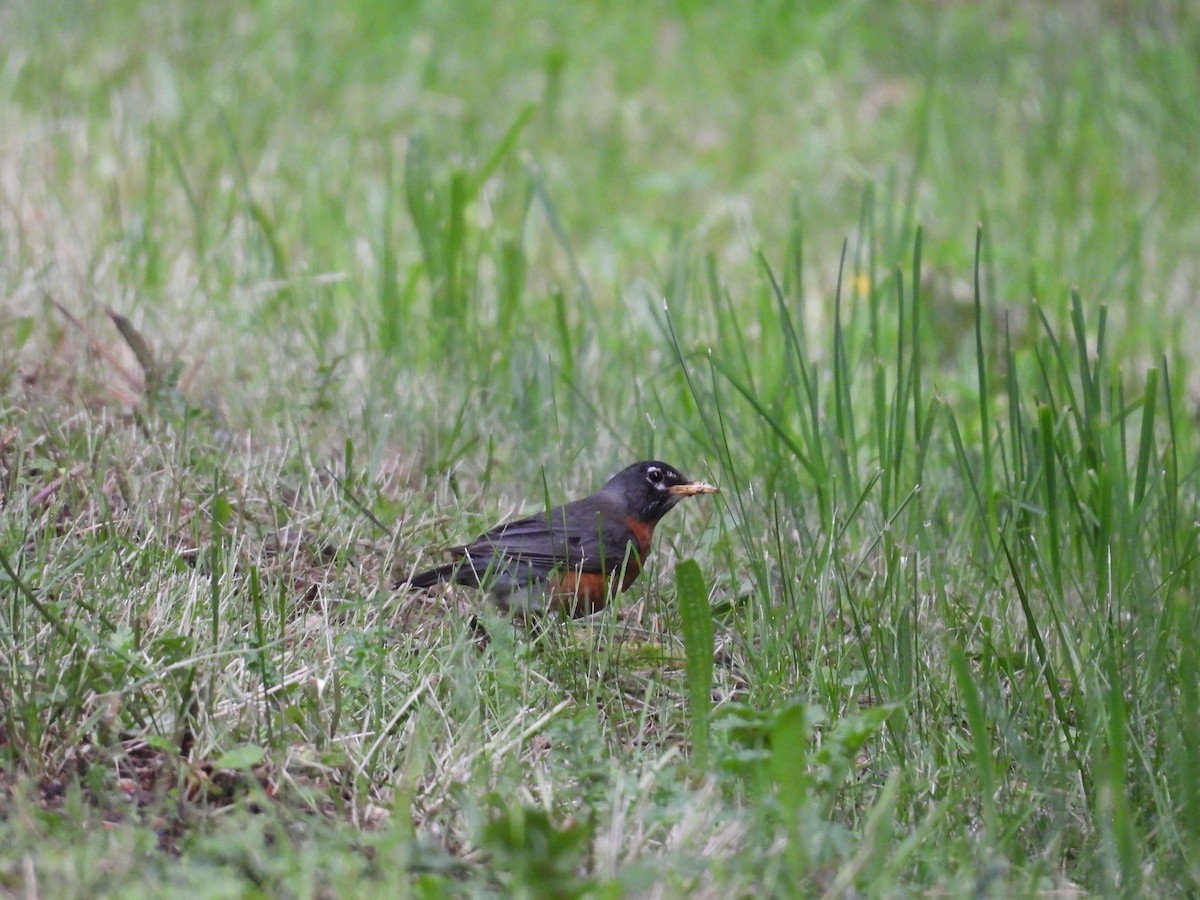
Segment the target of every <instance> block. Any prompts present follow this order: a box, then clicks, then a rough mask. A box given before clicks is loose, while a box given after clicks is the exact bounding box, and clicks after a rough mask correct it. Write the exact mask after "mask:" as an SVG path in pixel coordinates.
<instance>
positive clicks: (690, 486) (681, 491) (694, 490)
mask: <svg viewBox="0 0 1200 900" xmlns="http://www.w3.org/2000/svg"><path fill="white" fill-rule="evenodd" d="M667 493H668V494H678V495H679V496H681V497H691V496H692V495H694V494H719V493H720V490H719V489H718V488H717V486H716V485H715V484H709V483H708V482H707V481H689V482H688V483H687V484H673V485H671V486H670V487H669V488H667Z"/></svg>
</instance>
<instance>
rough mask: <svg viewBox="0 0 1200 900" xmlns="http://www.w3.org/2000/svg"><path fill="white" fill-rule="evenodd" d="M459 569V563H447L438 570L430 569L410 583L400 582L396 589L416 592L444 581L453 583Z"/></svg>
mask: <svg viewBox="0 0 1200 900" xmlns="http://www.w3.org/2000/svg"><path fill="white" fill-rule="evenodd" d="M457 568H458V563H446V565H444V566H438V567H437V568H436V569H430V570H429V571H428V572H421V573H420V574H417V575H414V576H413V577H412V578H410V579H408V581H402V582H400V583H399V584H398V585H396V587H406V588H409V589H410V590H414V591H415V590H420V589H421V588H428V587H433V586H434V585H435V584H441V583H442V582H443V581H452V580H453V579H454V574H455V570H456V569H457Z"/></svg>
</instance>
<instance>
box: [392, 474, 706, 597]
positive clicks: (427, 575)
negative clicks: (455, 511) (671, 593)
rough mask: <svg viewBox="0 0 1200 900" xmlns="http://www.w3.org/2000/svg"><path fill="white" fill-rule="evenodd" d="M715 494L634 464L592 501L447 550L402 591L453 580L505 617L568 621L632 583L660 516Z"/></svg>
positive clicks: (560, 508)
mask: <svg viewBox="0 0 1200 900" xmlns="http://www.w3.org/2000/svg"><path fill="white" fill-rule="evenodd" d="M715 493H717V488H716V487H714V486H713V485H711V484H707V483H705V482H703V481H691V480H689V479H687V478H685V477H684V476H683V475H681V474H680V473H679V471H678V470H677V469H675V468H673V467H671V466H668V465H667V464H666V463H663V462H657V461H655V460H648V461H646V462H639V463H634V464H633V465H632V466H629V467H628V468H626V469H622V470H621V471H620V472H618V473H617V474H616V475H614V476H613V477H612V478H610V479H609V480H608V481H607V482H605V484H604V487H602V488H600V490H599V491H598V492H597V493H595V494H592V496H590V497H585V498H584V499H582V500H575V501H573V502H571V503H568V504H566V505H565V506H557V507H555V508H554V509H551V510H549V511H547V512H543V513H537V514H536V515H532V516H528V517H526V518H524V519H517V520H516V521H513V522H508V523H505V524H503V525H499V526H497V527H496V528H493V529H492V530H491V531H488V532H486V533H484V534H482V535H480V536H479V537H478V538H476V539H475V540H474V541H473V542H471V543H470V544H467V545H466V546H463V547H454V548H452V549H451V550H450V554H451V556H453V557H454V562H450V563H447V564H446V565H444V566H438V567H437V568H436V569H430V570H429V571H428V572H421V573H420V574H419V575H414V576H413V577H412V578H410V579H409V580H408V582H407V586H408V587H409V588H427V587H432V586H433V585H435V584H438V583H440V582H444V581H453V582H456V583H458V584H465V585H469V586H470V587H478V588H485V589H487V590H488V591H490V592H491V594H492V597H493V599H494V600H495V601H496V605H497V606H499V607H500V609H501V610H502V611H504V612H509V611H512V612H515V613H519V614H522V615H525V614H529V613H533V614H537V613H542V612H544V611H545V610H546V609H547V608H548V607H553V608H557V609H561V610H563V611H565V612H567V613H569V614H570V615H571V616H573V617H578V616H587V615H591V614H592V613H594V612H599V611H600V610H602V609H603V608H604V606H605V604H606V603H607V602H608V598H609V596H610V595H612V594H615V593H617V592H618V591H623V590H626V589H627V588H628V587H629V586H630V585H631V584H632V583H633V581H634V579H635V578H637V576H638V573H639V572H641V570H642V564H643V563H644V562H645V561H646V557H647V555H648V554H649V553H650V539H651V537H652V536H653V534H654V526H655V525H657V524H658V520H659V519H661V518H662V517H663V516H664V515H666V514H667V513H668V512H669V511H670V510H671V508H672V507H673V506H674V505H675V504H676V503H678V502H679V501H680V500H682V499H683V498H684V497H690V496H692V495H693V494H715Z"/></svg>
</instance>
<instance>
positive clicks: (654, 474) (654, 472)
mask: <svg viewBox="0 0 1200 900" xmlns="http://www.w3.org/2000/svg"><path fill="white" fill-rule="evenodd" d="M646 480H647V481H649V482H650V483H651V484H654V485H661V484H662V483H663V470H662V469H660V468H658V466H651V467H650V468H649V469H647V470H646Z"/></svg>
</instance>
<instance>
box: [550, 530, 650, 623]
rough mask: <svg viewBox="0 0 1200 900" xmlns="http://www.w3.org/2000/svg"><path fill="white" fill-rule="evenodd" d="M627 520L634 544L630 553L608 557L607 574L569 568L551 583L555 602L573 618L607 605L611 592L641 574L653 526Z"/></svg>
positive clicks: (624, 586)
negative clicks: (614, 557) (570, 569)
mask: <svg viewBox="0 0 1200 900" xmlns="http://www.w3.org/2000/svg"><path fill="white" fill-rule="evenodd" d="M625 524H626V525H627V526H628V527H629V530H630V532H631V533H632V535H633V543H634V546H633V547H632V548H631V549H630V551H629V553H628V554H625V553H622V554H621V556H620V557H619V558H618V559H615V560H606V561H605V562H606V568H609V574H607V575H602V574H600V573H599V572H576V571H569V572H560V573H558V574H557V575H555V576H553V577H552V578H551V579H550V585H551V590H552V591H553V595H552V599H551V602H552V603H553V604H554V606H556V607H557V608H559V609H562V610H565V611H566V612H568V613H569V614H570V615H571V616H572V617H573V618H579V617H580V616H590V615H591V614H592V613H595V612H599V611H600V610H602V609H604V607H605V605H606V604H607V603H608V598H609V597H610V596H612V595H613V594H616V593H619V592H620V591H626V590H629V586H630V585H631V584H633V583H634V581H636V580H637V577H638V575H639V574H641V571H642V560H644V559H645V558H646V555H647V554H648V553H649V552H650V540H651V538H653V537H654V526H653V525H647V524H646V523H645V522H639V521H637V520H636V519H626V520H625Z"/></svg>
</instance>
